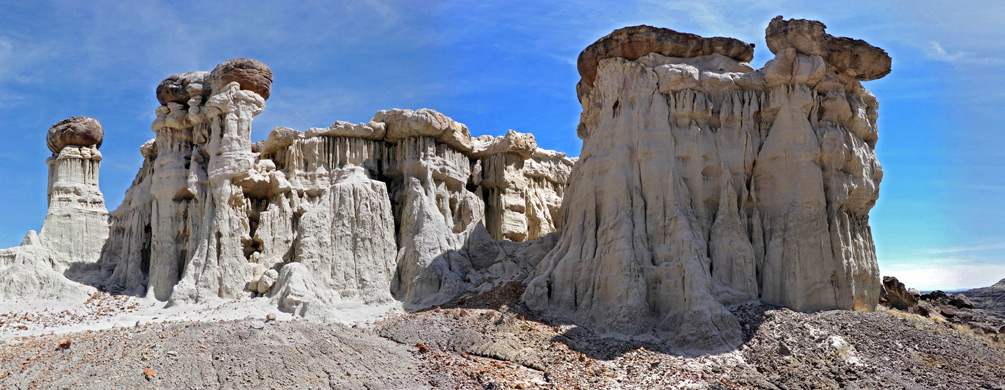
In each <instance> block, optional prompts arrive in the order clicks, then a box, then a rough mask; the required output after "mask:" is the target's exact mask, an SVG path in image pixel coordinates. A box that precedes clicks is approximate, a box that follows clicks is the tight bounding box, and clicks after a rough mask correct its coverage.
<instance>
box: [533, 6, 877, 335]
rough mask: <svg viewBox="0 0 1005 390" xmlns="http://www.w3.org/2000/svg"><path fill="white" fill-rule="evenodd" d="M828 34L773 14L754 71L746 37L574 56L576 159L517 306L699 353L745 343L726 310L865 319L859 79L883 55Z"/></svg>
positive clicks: (867, 130) (870, 253)
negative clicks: (760, 304) (763, 60)
mask: <svg viewBox="0 0 1005 390" xmlns="http://www.w3.org/2000/svg"><path fill="white" fill-rule="evenodd" d="M813 23H816V24H813ZM809 25H812V26H809ZM817 25H819V28H817V27H816V26H817ZM822 26H823V25H822V24H819V22H810V21H801V20H793V21H784V20H782V19H781V18H776V19H775V20H773V21H772V23H771V25H770V26H769V27H768V41H769V47H770V48H771V49H772V51H773V52H775V53H776V57H775V59H774V60H772V61H770V62H768V63H767V64H766V65H765V67H764V68H763V69H761V70H754V69H753V68H751V67H750V66H749V65H748V64H747V63H746V61H749V60H750V59H751V58H752V47H751V46H750V45H747V44H745V43H743V42H741V41H737V40H734V39H729V38H702V37H698V36H696V35H693V34H683V33H677V32H675V31H673V30H667V29H660V28H655V27H649V26H637V27H628V28H624V29H620V30H617V31H615V32H613V33H611V34H610V35H608V36H606V37H603V38H601V39H600V40H599V41H597V43H594V44H593V45H591V46H590V47H588V48H587V49H586V50H584V51H583V53H582V54H581V55H580V73H581V74H582V75H583V81H582V82H581V83H580V87H579V91H580V92H581V95H580V100H581V102H582V105H583V114H582V119H581V123H580V127H579V131H578V133H579V136H580V137H581V138H582V139H583V143H584V144H583V152H582V154H581V156H580V158H579V160H578V162H577V164H576V166H575V168H574V169H573V172H572V177H571V178H570V181H569V188H568V190H567V192H566V196H565V199H564V202H563V205H562V215H563V217H564V219H565V221H564V223H563V226H564V228H563V229H562V231H561V236H560V238H559V239H558V243H557V245H556V247H555V249H553V250H552V251H551V252H550V253H548V255H547V257H546V258H545V259H544V261H542V262H541V264H540V266H539V267H538V269H537V272H536V276H535V277H533V279H532V280H531V282H530V284H529V286H528V288H527V291H526V292H525V294H524V296H523V298H524V301H525V302H526V303H527V305H528V306H529V307H531V308H532V309H535V310H538V311H542V312H546V313H550V314H551V315H553V316H556V317H563V318H568V319H571V320H573V321H575V322H577V323H580V324H584V325H589V326H591V327H594V328H597V329H600V330H605V331H614V332H627V333H634V334H639V333H656V334H659V335H662V336H665V337H667V338H669V339H671V340H673V341H674V342H675V343H676V344H677V345H680V346H688V347H697V348H701V349H707V350H715V349H721V348H728V347H734V346H736V345H738V344H739V342H740V336H741V332H740V329H739V324H738V322H737V320H736V319H735V317H734V316H733V315H732V314H731V313H730V312H729V311H728V309H727V305H730V304H733V303H738V302H742V301H746V300H752V299H761V300H763V301H765V302H768V303H773V304H778V305H782V306H787V307H790V308H793V309H795V310H810V311H812V310H823V309H858V310H872V309H873V308H874V307H875V305H876V303H877V299H878V296H877V294H878V292H879V287H878V285H879V274H878V267H877V264H876V254H875V247H874V245H873V241H872V233H871V230H870V229H869V225H868V219H869V215H868V212H869V210H870V209H871V208H872V206H873V205H874V204H875V201H876V199H877V198H878V190H879V182H880V180H881V179H882V169H881V168H880V165H879V163H878V162H877V160H876V154H875V149H874V147H875V143H876V140H877V131H876V110H877V103H876V99H875V97H873V95H872V94H871V93H869V92H868V91H867V90H866V89H865V88H863V87H862V85H861V84H860V81H865V80H870V79H873V78H878V77H882V75H885V73H884V72H883V69H882V68H883V67H884V66H885V67H886V72H888V71H889V64H890V62H889V57H888V56H886V53H885V52H883V51H882V50H881V49H878V48H875V47H872V46H870V45H868V44H866V43H865V42H862V41H854V40H849V39H847V38H833V37H830V36H829V35H826V34H823V27H822ZM811 27H812V28H811ZM814 29H816V30H814ZM811 30H813V31H812V34H811V33H810V31H811ZM817 30H818V31H817ZM778 31H784V33H781V32H778ZM776 32H778V33H776ZM780 36H785V38H782V37H780ZM820 41H825V42H820ZM835 42H836V43H835ZM848 42H851V44H848ZM838 44H841V45H844V46H840V47H837V46H835V45H838ZM831 51H838V52H839V53H832V52H831ZM841 56H845V57H856V58H866V57H869V56H871V57H869V58H873V57H875V58H880V59H883V58H885V59H886V61H885V63H883V62H879V63H877V61H878V60H868V61H859V62H855V61H851V60H843V57H841ZM584 64H587V66H585V67H587V68H588V64H595V66H596V69H586V71H584ZM866 67H875V68H878V69H867V68H866Z"/></svg>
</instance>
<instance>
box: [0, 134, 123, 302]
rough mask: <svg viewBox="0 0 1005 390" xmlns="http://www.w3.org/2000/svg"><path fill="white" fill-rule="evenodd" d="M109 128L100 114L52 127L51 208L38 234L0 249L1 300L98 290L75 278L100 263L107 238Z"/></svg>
mask: <svg viewBox="0 0 1005 390" xmlns="http://www.w3.org/2000/svg"><path fill="white" fill-rule="evenodd" d="M103 139H104V130H103V129H102V127H101V123H99V122H98V121H97V120H96V119H94V118H90V117H70V118H67V119H65V120H63V121H60V122H59V123H56V124H55V125H53V126H52V127H50V128H49V131H48V133H47V134H46V143H47V144H48V146H49V150H51V151H52V156H51V157H49V158H48V159H47V160H46V164H47V165H48V166H49V182H48V191H47V194H48V204H49V209H48V212H47V213H46V216H45V222H43V224H42V230H41V232H39V233H38V234H36V233H35V231H34V230H32V231H29V232H28V234H26V235H25V237H24V240H23V241H22V243H21V246H17V247H14V248H8V249H2V250H0V301H15V302H24V301H25V300H26V299H46V300H48V299H52V300H58V301H60V302H70V301H77V302H80V301H83V300H84V299H86V298H87V297H89V296H90V295H91V294H92V293H93V292H94V291H95V290H94V288H93V287H90V286H84V285H82V284H79V283H75V282H72V281H71V280H70V279H67V277H70V278H73V279H77V280H80V279H86V278H88V277H89V276H90V275H89V274H90V273H91V272H92V271H93V270H94V269H95V268H96V265H97V264H98V262H99V257H100V256H101V253H102V247H103V245H104V242H105V240H106V239H107V238H108V234H109V225H108V211H107V210H106V209H105V200H104V196H103V195H102V194H101V190H100V188H99V187H98V171H99V169H100V167H101V153H100V152H98V148H99V147H101V142H102V141H103Z"/></svg>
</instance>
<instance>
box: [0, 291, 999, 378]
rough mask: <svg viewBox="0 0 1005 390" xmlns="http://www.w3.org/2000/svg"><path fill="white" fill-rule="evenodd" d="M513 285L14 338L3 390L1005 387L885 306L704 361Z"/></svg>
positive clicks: (974, 352) (807, 320) (950, 338)
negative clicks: (546, 316) (444, 297)
mask: <svg viewBox="0 0 1005 390" xmlns="http://www.w3.org/2000/svg"><path fill="white" fill-rule="evenodd" d="M520 292H521V287H520V285H519V284H509V285H506V286H503V287H502V288H499V289H497V290H493V291H491V292H489V293H486V294H483V295H481V296H477V297H468V298H462V299H458V300H457V301H454V302H452V303H451V304H449V305H443V306H442V307H438V308H434V309H431V310H426V311H422V312H416V313H409V314H404V315H399V316H395V317H392V318H389V319H385V320H383V321H380V322H378V323H376V324H375V325H372V326H360V327H349V326H344V325H330V324H319V323H313V322H308V321H302V320H301V321H296V320H294V321H268V320H255V319H251V320H240V321H219V322H206V321H203V322H191V321H189V322H175V323H155V324H145V325H144V324H141V325H138V326H129V327H120V328H115V329H108V330H102V331H85V332H79V333H72V334H57V335H42V336H31V337H21V338H15V339H10V340H8V341H6V342H5V343H4V344H3V345H2V346H0V388H17V389H21V388H102V389H108V388H118V389H133V388H361V389H364V388H369V389H377V388H379V389H386V388H395V389H409V388H444V389H456V388H463V389H469V388H486V389H531V388H546V389H577V388H579V389H593V388H613V389H650V388H667V387H670V388H709V389H741V388H769V389H770V388H778V389H795V388H843V387H847V388H896V389H900V388H919V389H921V388H924V389H928V388H947V389H948V388H954V389H955V388H989V389H1002V388H1005V380H1003V379H1002V378H1005V349H1002V348H1001V347H999V346H997V345H996V344H995V343H993V342H991V341H990V340H988V339H987V338H986V337H982V336H981V335H978V334H975V333H973V332H968V331H967V330H966V329H965V328H962V327H959V326H954V324H952V323H951V322H948V321H938V320H933V319H930V318H925V317H922V316H919V315H915V314H909V313H904V312H900V311H894V310H890V309H885V308H884V309H881V310H880V311H877V312H873V313H860V312H850V311H826V312H819V313H813V314H806V313H798V312H793V311H791V310H788V309H779V308H775V307H771V306H766V305H762V304H746V305H741V306H737V307H734V308H732V310H733V312H734V313H735V314H737V315H738V317H739V318H741V320H742V322H743V327H744V329H745V342H744V344H743V345H742V346H741V347H740V348H739V349H736V350H733V351H729V352H725V353H721V354H716V355H705V356H695V355H693V354H691V353H689V352H688V351H676V350H669V349H667V348H665V347H663V346H662V345H661V344H660V343H658V342H655V341H654V340H642V339H632V338H624V337H611V336H605V335H598V334H595V333H593V332H591V331H589V330H587V329H584V328H581V327H576V326H573V325H566V324H558V323H549V322H545V321H542V320H540V319H537V318H534V317H533V316H532V315H531V314H530V313H528V312H526V311H525V310H524V309H523V307H522V306H521V305H519V303H518V302H517V297H518V296H519V293H520Z"/></svg>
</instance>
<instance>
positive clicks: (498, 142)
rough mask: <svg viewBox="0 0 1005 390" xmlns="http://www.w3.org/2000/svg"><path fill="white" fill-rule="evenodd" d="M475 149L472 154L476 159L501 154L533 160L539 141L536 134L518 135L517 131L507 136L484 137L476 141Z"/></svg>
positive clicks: (508, 133)
mask: <svg viewBox="0 0 1005 390" xmlns="http://www.w3.org/2000/svg"><path fill="white" fill-rule="evenodd" d="M474 143H475V148H474V151H473V152H472V153H471V154H472V155H473V156H476V157H487V156H490V155H493V154H499V153H514V154H518V155H520V156H522V157H523V158H524V159H528V158H531V157H532V156H533V155H534V152H535V151H537V141H536V140H534V134H531V133H518V132H516V131H515V130H509V131H507V132H506V136H505V137H503V136H500V137H493V136H491V135H483V136H480V137H478V138H475V139H474Z"/></svg>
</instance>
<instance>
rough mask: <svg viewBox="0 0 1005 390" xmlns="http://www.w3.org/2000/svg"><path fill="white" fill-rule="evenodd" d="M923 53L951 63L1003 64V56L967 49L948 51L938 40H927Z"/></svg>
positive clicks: (934, 58)
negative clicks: (989, 55)
mask: <svg viewBox="0 0 1005 390" xmlns="http://www.w3.org/2000/svg"><path fill="white" fill-rule="evenodd" d="M925 55H927V56H928V58H931V59H933V60H936V61H942V62H948V63H951V64H968V65H1001V64H1005V58H1000V57H981V56H978V55H977V54H975V53H973V52H969V51H962V50H959V51H955V52H949V51H947V50H946V49H944V48H943V47H942V44H941V43H939V42H938V41H931V42H929V45H928V48H927V49H926V50H925Z"/></svg>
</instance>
